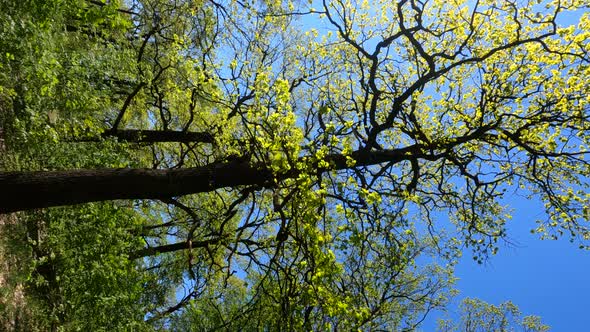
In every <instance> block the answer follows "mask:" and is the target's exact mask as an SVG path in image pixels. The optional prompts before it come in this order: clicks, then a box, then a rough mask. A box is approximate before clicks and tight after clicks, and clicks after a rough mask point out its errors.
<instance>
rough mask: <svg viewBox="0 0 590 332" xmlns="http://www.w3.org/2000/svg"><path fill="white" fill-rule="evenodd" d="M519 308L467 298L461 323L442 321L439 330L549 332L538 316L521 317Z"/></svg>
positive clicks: (507, 304)
mask: <svg viewBox="0 0 590 332" xmlns="http://www.w3.org/2000/svg"><path fill="white" fill-rule="evenodd" d="M520 316H521V313H520V310H518V307H517V306H515V305H514V304H513V303H512V302H510V301H508V302H504V303H502V304H500V305H498V306H495V305H492V304H488V303H485V302H484V301H481V300H478V299H470V298H466V299H464V300H463V302H462V303H461V321H460V323H458V324H456V323H453V322H452V321H450V320H440V321H439V327H438V330H439V331H441V332H451V331H465V332H477V331H482V332H483V331H524V332H544V331H549V326H547V325H545V324H543V323H541V319H540V318H539V317H537V316H525V317H522V318H521V317H520Z"/></svg>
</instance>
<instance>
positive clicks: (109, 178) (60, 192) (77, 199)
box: [0, 163, 272, 213]
mask: <svg viewBox="0 0 590 332" xmlns="http://www.w3.org/2000/svg"><path fill="white" fill-rule="evenodd" d="M271 179H272V178H271V174H270V172H268V171H265V170H261V169H257V168H255V167H252V166H251V165H249V164H248V163H226V164H212V165H208V166H205V167H198V168H185V169H170V170H155V169H96V170H73V171H50V172H0V190H1V193H0V196H1V197H2V198H1V199H0V213H7V212H14V211H20V210H29V209H35V208H44V207H50V206H59V205H71V204H79V203H87V202H98V201H105V200H115V199H150V198H151V199H158V198H169V197H174V196H181V195H186V194H192V193H200V192H207V191H212V190H215V189H218V188H224V187H234V186H239V185H251V184H265V183H267V182H269V181H270V180H271Z"/></svg>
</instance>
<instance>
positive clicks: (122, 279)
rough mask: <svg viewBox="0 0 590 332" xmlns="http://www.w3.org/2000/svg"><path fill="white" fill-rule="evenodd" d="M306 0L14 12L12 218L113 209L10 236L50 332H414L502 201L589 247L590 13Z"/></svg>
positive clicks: (7, 6) (558, 6) (7, 34)
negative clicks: (511, 198) (89, 330)
mask: <svg viewBox="0 0 590 332" xmlns="http://www.w3.org/2000/svg"><path fill="white" fill-rule="evenodd" d="M312 5H316V8H312V7H311V6H312ZM312 5H308V4H303V3H292V2H285V3H275V2H266V1H261V2H256V3H255V4H246V3H241V2H231V1H230V2H227V3H224V2H215V1H189V0H187V1H178V2H175V3H174V4H172V3H169V2H167V1H156V0H154V1H137V2H129V3H119V2H116V1H111V2H108V3H102V2H96V1H82V0H80V1H75V0H67V1H66V0H64V1H56V2H53V3H51V4H47V3H45V2H37V1H30V2H27V3H26V6H24V7H19V6H16V4H12V3H10V2H8V3H3V4H2V5H1V6H3V7H4V8H0V9H2V12H3V13H5V14H2V15H3V17H2V18H3V19H2V20H1V22H2V24H3V26H2V30H1V33H2V36H1V37H2V38H1V40H2V41H1V42H0V43H2V44H0V45H2V47H3V49H5V50H7V51H6V52H5V54H3V55H2V57H3V58H2V63H1V64H2V69H5V70H3V72H2V74H0V75H2V76H0V80H1V82H2V83H1V90H0V106H1V108H2V117H3V118H2V128H3V133H4V139H5V140H6V147H7V149H8V153H7V154H6V155H5V156H3V158H2V162H3V164H2V165H3V168H4V169H5V170H6V172H1V173H0V184H1V186H2V188H3V190H4V192H5V193H8V194H7V195H5V198H3V200H2V201H0V211H2V212H12V211H17V210H28V209H34V208H40V207H49V206H58V205H68V204H75V203H88V202H97V201H107V202H104V203H92V204H89V205H83V206H82V205H80V206H75V207H63V208H52V209H47V210H41V211H36V212H27V213H23V214H20V215H19V222H18V223H17V224H15V225H13V226H14V227H15V231H14V232H12V234H14V235H15V237H16V238H15V241H16V242H17V243H18V240H19V236H20V240H23V239H25V240H26V239H28V243H26V241H25V243H22V242H20V245H21V248H25V249H26V250H29V253H30V256H31V257H32V258H33V259H34V263H33V266H31V267H30V270H27V269H24V270H25V271H30V273H29V272H23V273H22V275H24V278H25V279H27V280H28V281H27V285H28V288H27V290H28V292H29V294H32V295H41V294H47V296H45V298H42V297H41V298H40V300H39V301H40V302H41V303H42V304H41V307H42V308H43V309H42V310H41V311H45V312H46V313H45V315H46V317H48V318H47V320H48V323H47V324H48V325H49V326H52V327H53V328H54V329H57V328H58V326H63V327H64V328H72V329H75V328H76V327H78V326H83V324H95V325H94V326H97V327H98V326H107V325H104V324H106V321H105V319H107V318H109V316H110V315H111V314H110V312H111V311H113V310H115V309H116V310H115V311H114V312H116V313H117V315H119V316H120V317H125V318H124V319H123V318H121V319H120V320H117V322H116V324H121V325H120V328H123V326H126V327H129V326H133V327H134V328H138V329H139V328H146V329H148V328H161V329H164V328H172V327H171V326H172V325H170V324H172V323H174V324H178V325H177V326H181V327H179V329H182V326H185V327H186V326H187V325H188V326H193V324H203V325H202V326H201V327H203V328H207V329H209V328H228V329H231V327H232V326H248V327H252V328H253V329H256V328H263V327H264V328H268V329H275V328H277V327H278V326H281V327H283V328H287V329H304V328H305V329H314V330H315V329H326V328H328V327H332V328H334V329H336V328H337V329H345V330H347V329H351V328H361V329H385V330H388V329H389V330H391V329H393V330H404V329H408V330H411V329H413V328H415V327H416V326H417V325H419V323H420V322H421V321H422V320H423V319H424V317H425V315H426V314H427V313H428V312H429V311H430V310H431V309H433V308H437V307H440V306H442V305H444V304H445V303H446V300H447V297H448V295H449V291H450V288H451V286H452V283H453V281H454V278H453V277H452V267H453V265H454V263H455V258H456V257H457V255H458V254H459V253H460V250H462V249H464V248H465V247H468V248H470V249H472V250H473V251H474V253H475V259H476V260H482V259H485V258H486V257H487V256H488V255H489V254H491V253H495V252H496V250H497V248H498V241H500V240H501V239H503V238H504V237H505V236H506V235H507V234H506V229H505V224H506V222H507V220H508V219H509V209H508V208H507V207H504V206H502V205H501V204H500V200H501V199H502V197H503V196H504V195H505V193H506V192H513V191H518V192H520V193H522V194H524V195H527V196H529V197H532V198H538V199H541V200H543V201H544V202H545V203H546V212H547V214H546V215H547V219H545V220H539V223H538V225H537V226H536V228H535V231H536V232H538V233H540V234H541V235H542V236H544V237H554V236H557V235H561V234H564V233H565V234H567V235H571V237H572V239H578V240H581V241H580V245H581V246H583V247H584V246H586V243H585V242H584V240H587V237H588V230H587V226H586V224H585V222H586V221H587V220H588V218H589V215H588V209H586V208H585V207H586V206H589V205H588V198H589V196H588V195H587V193H586V191H587V183H586V182H585V180H586V177H587V174H588V163H587V162H586V161H585V160H584V158H585V154H586V153H587V152H586V151H587V147H588V136H587V135H586V133H587V129H588V128H587V125H588V122H587V120H588V102H589V100H588V97H587V96H588V95H589V94H588V92H589V86H588V84H589V83H588V82H587V80H584V79H583V78H584V77H587V76H588V71H589V66H588V62H589V57H588V40H589V37H590V35H589V33H588V31H590V29H588V28H589V27H588V25H589V23H590V20H589V17H588V15H580V20H579V22H578V24H577V26H570V27H562V26H561V25H560V22H561V21H560V17H561V15H563V14H564V13H566V12H568V11H569V12H576V10H578V9H583V8H586V7H587V4H586V3H585V2H584V1H572V0H568V1H546V2H543V1H542V2H541V3H538V4H536V3H535V4H533V3H526V4H520V3H514V2H511V1H476V2H468V1H464V2H462V1H458V2H453V3H448V2H442V1H433V2H420V1H399V2H397V3H387V4H382V5H371V6H370V5H369V4H368V2H367V3H356V2H348V1H333V2H322V3H317V4H312ZM30 171H36V172H30ZM115 199H129V200H127V201H115ZM139 199H144V200H139ZM446 215H448V218H449V219H450V221H451V223H448V222H446V219H447V218H445V216H446ZM121 234H123V235H121ZM119 235H120V236H119ZM72 248H75V250H73V249H72ZM77 252H79V253H80V254H79V255H77V254H76V253H77ZM428 257H436V261H437V262H438V263H439V264H438V265H436V264H427V263H428V262H431V261H432V259H429V258H428ZM418 258H420V259H419V260H418ZM81 259H83V260H82V261H81ZM417 261H420V262H421V264H418V263H417ZM64 280H66V281H64ZM88 285H93V286H94V287H88ZM142 287H145V288H146V289H149V290H150V291H145V292H144V291H142ZM84 289H86V291H87V292H88V293H86V291H83V290H84ZM107 294H108V295H107ZM33 297H34V296H33ZM120 303H126V304H127V305H124V306H122V307H117V308H114V307H113V306H114V305H115V304H120ZM205 303H206V304H208V305H210V306H208V307H204V306H203V304H205ZM93 307H94V308H97V307H98V308H100V309H98V310H102V311H101V312H102V313H103V314H96V315H95V316H92V318H91V316H90V314H89V310H90V308H93ZM211 307H212V308H214V311H212V309H211ZM119 316H117V317H119ZM144 318H145V321H144ZM205 318H206V319H205ZM252 324H254V325H255V326H253V325H252ZM257 324H259V325H257ZM263 325H264V326H263Z"/></svg>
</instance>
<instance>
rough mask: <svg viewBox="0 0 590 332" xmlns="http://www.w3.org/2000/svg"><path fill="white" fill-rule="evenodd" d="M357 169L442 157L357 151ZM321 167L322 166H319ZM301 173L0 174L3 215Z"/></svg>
mask: <svg viewBox="0 0 590 332" xmlns="http://www.w3.org/2000/svg"><path fill="white" fill-rule="evenodd" d="M349 157H350V158H352V159H354V160H355V162H356V163H355V167H358V166H369V165H376V164H381V163H385V162H391V163H397V162H400V161H403V160H417V159H418V158H423V159H437V158H439V157H440V156H433V155H426V154H424V153H423V152H422V148H421V147H420V146H417V145H414V146H409V147H406V148H401V149H397V150H381V151H365V150H360V151H355V152H353V153H352V154H351V155H350V156H349ZM325 161H327V162H328V163H329V164H330V167H329V168H328V169H323V170H322V169H318V171H327V170H341V169H346V168H350V167H352V166H349V165H351V164H350V163H349V162H348V163H347V157H346V156H344V155H341V154H333V155H329V156H326V158H325ZM316 165H317V164H316ZM298 174H299V172H298V171H296V170H292V171H289V172H287V173H283V174H274V175H273V174H272V172H271V171H270V170H269V169H268V168H266V167H264V166H262V165H258V166H257V165H252V164H250V163H248V162H241V161H240V162H237V161H236V162H229V163H217V164H211V165H207V166H203V167H195V168H183V169H169V170H158V169H96V170H71V171H48V172H0V213H9V212H15V211H22V210H31V209H37V208H45V207H51V206H60V205H72V204H80V203H88V202H98V201H106V200H116V199H163V198H170V197H175V196H182V195H187V194H194V193H201V192H209V191H213V190H216V189H220V188H228V187H237V186H243V185H258V186H261V187H265V186H269V185H273V183H274V181H273V176H274V177H276V178H277V179H279V180H281V179H285V178H289V177H296V176H297V175H298Z"/></svg>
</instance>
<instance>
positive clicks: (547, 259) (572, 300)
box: [422, 197, 590, 332]
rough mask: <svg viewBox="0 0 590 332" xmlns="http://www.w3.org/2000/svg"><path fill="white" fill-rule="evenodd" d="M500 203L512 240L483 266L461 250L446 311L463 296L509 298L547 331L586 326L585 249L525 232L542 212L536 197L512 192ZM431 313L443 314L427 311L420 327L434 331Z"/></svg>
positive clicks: (589, 303)
mask: <svg viewBox="0 0 590 332" xmlns="http://www.w3.org/2000/svg"><path fill="white" fill-rule="evenodd" d="M506 203H508V204H510V205H511V206H512V207H513V208H514V214H513V215H514V218H513V220H512V221H511V222H510V224H509V234H510V237H511V239H512V242H513V244H511V245H504V246H502V247H501V248H500V251H499V252H498V254H497V255H496V256H494V257H492V258H491V259H490V260H489V261H488V262H487V263H486V264H484V265H478V264H477V263H475V262H474V261H473V260H472V259H471V258H470V257H471V255H470V254H469V252H465V255H464V257H463V258H462V260H461V261H460V263H459V265H458V266H457V269H456V276H457V277H459V278H460V280H459V281H458V283H457V289H458V290H459V291H460V292H461V293H460V294H459V295H458V296H457V298H456V301H455V305H454V306H451V307H449V311H450V313H451V314H453V312H455V313H456V311H457V306H456V304H457V303H458V302H459V301H460V300H461V299H462V298H464V297H476V298H479V299H481V300H484V301H486V302H488V303H491V304H496V305H497V304H500V303H502V302H504V301H508V300H510V301H512V302H513V303H514V304H516V305H517V306H518V307H519V308H520V310H521V312H522V313H523V315H533V314H534V315H538V316H541V318H542V321H543V322H544V323H545V324H547V325H549V326H551V328H552V329H551V331H554V332H561V331H587V330H588V327H589V326H590V315H589V314H588V309H587V308H590V282H589V278H588V276H589V275H590V251H585V250H580V249H578V246H577V244H576V243H570V242H569V239H568V238H567V237H564V238H561V239H559V240H557V241H552V240H540V239H539V237H538V236H537V235H534V234H531V233H530V229H531V228H533V227H534V226H535V223H534V220H535V219H537V218H542V217H543V213H542V211H543V210H542V209H541V208H540V204H539V202H535V201H527V200H526V199H524V198H521V197H512V198H511V199H509V200H507V202H506ZM451 317H452V316H451ZM437 318H443V317H442V313H440V312H433V313H431V315H430V316H429V317H428V319H427V321H425V324H424V325H423V327H422V329H423V330H424V331H434V330H435V326H436V324H435V322H436V319H437Z"/></svg>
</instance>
